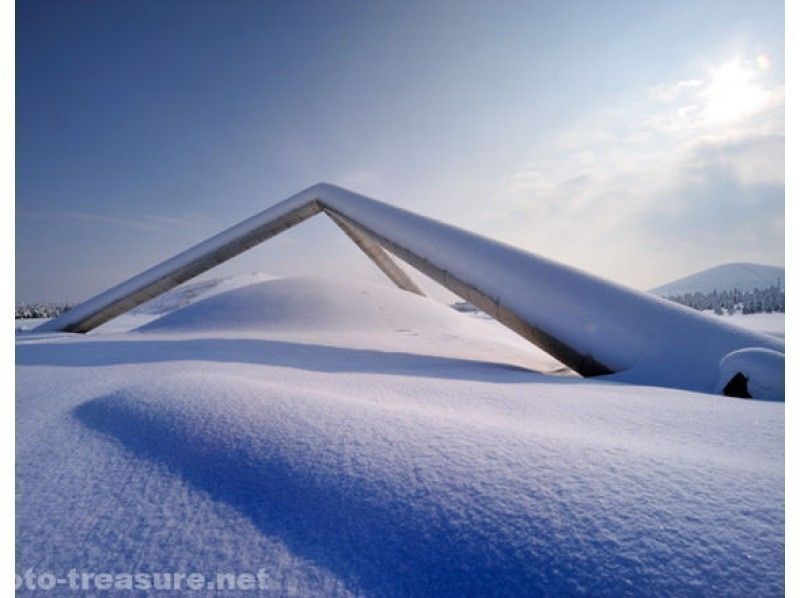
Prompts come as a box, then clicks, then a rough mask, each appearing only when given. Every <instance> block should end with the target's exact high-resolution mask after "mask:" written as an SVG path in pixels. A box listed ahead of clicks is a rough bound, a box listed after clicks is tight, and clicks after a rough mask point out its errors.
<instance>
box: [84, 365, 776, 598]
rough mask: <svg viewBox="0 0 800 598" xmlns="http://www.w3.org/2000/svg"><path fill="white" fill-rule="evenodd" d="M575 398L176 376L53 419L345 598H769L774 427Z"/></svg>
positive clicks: (553, 390)
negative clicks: (234, 518)
mask: <svg viewBox="0 0 800 598" xmlns="http://www.w3.org/2000/svg"><path fill="white" fill-rule="evenodd" d="M585 388H586V389H591V392H590V393H588V394H584V395H583V396H580V397H577V396H574V394H573V393H570V392H567V393H564V388H563V384H562V383H558V384H541V385H539V386H537V387H536V392H534V393H531V392H526V393H522V394H520V395H517V396H510V395H508V394H507V393H504V392H502V389H498V388H496V387H492V388H491V389H489V388H487V389H485V390H484V391H483V392H484V393H489V394H485V395H484V396H482V397H480V398H476V397H473V396H469V394H463V393H456V394H455V395H450V396H448V395H446V394H441V393H432V394H427V395H424V396H423V395H420V396H417V397H412V396H407V395H406V393H405V392H404V391H402V390H401V391H400V392H388V393H387V392H385V389H382V390H377V389H375V390H373V391H369V390H366V389H362V392H361V393H354V392H347V391H346V390H345V389H343V388H340V389H338V390H324V389H322V388H300V387H297V386H295V387H287V386H285V385H282V384H276V383H274V382H267V381H264V380H263V379H262V380H256V379H253V378H250V377H247V376H241V375H230V374H227V375H220V374H208V373H197V372H187V373H185V374H179V375H168V376H164V377H160V378H158V379H155V380H149V381H147V382H144V383H138V384H131V385H128V386H123V387H120V388H118V389H117V390H114V391H112V392H110V393H108V394H103V395H99V396H97V395H96V396H95V398H92V399H90V400H88V401H86V402H84V403H82V404H80V405H79V406H77V408H76V409H75V410H74V412H73V413H74V415H75V416H76V418H77V420H78V421H79V422H80V423H81V424H82V425H83V426H85V427H87V428H88V429H90V430H92V431H94V432H96V433H99V435H101V436H103V437H106V438H108V439H111V440H112V441H113V442H115V443H117V444H115V446H117V445H119V446H121V447H122V448H123V449H124V450H126V451H127V452H128V453H129V454H131V456H132V457H134V458H135V459H136V462H137V463H140V464H149V468H152V471H158V472H161V474H160V475H165V473H166V472H169V474H171V475H173V476H176V477H177V478H179V479H181V480H183V481H184V482H185V483H186V484H187V486H188V488H189V489H190V492H192V493H199V494H201V495H203V496H208V497H209V498H211V499H213V500H215V501H216V502H217V503H218V504H220V505H227V506H229V507H231V508H233V509H234V510H235V511H236V512H238V513H240V514H241V515H243V516H244V517H246V518H247V519H248V520H249V521H251V522H252V524H253V525H254V526H255V528H257V529H258V530H260V532H261V533H263V534H265V535H266V536H269V537H279V538H281V539H282V541H283V542H284V543H285V545H286V546H287V547H288V548H289V549H290V550H291V551H292V553H293V554H294V555H296V556H298V557H300V558H302V559H305V560H307V561H309V562H313V563H315V564H316V565H317V566H319V567H322V568H323V570H324V571H326V572H328V574H332V575H333V576H334V577H335V579H336V580H339V581H340V582H341V583H342V584H343V585H344V587H346V588H349V589H350V590H352V591H353V592H354V593H356V594H360V595H361V594H363V595H375V596H395V595H397V596H410V595H414V596H422V595H430V596H433V595H439V596H441V595H453V596H456V595H491V594H495V593H498V592H499V593H502V594H504V595H517V596H522V595H553V596H556V595H576V594H589V595H609V596H611V595H628V594H631V595H637V594H638V595H648V594H649V595H688V594H692V593H696V592H698V591H699V592H700V593H706V594H709V595H713V594H729V595H748V594H757V595H770V594H780V593H781V582H782V579H783V565H784V563H783V498H782V497H783V463H782V458H781V457H782V452H781V451H780V450H778V449H779V447H780V444H781V439H782V434H783V429H782V426H781V425H780V424H781V421H782V420H781V419H780V415H781V414H782V410H779V409H777V408H776V407H777V406H773V405H766V407H767V409H761V410H759V411H758V413H759V419H758V421H756V422H755V423H754V422H753V421H752V418H753V415H754V414H755V412H754V411H753V410H752V409H747V407H752V406H753V405H752V404H748V403H744V402H737V401H731V400H730V399H725V398H722V397H718V398H714V397H709V398H708V400H698V398H697V396H694V395H691V394H688V393H686V394H685V396H684V394H682V393H675V392H674V391H666V390H665V391H653V390H651V391H648V393H647V394H638V395H637V394H636V393H635V392H631V391H629V392H625V391H624V390H623V389H620V388H619V387H614V386H611V385H606V386H601V385H598V386H585ZM473 389H474V390H478V389H477V388H475V387H473ZM489 396H491V400H486V399H487V398H488V397H489ZM762 406H763V405H762ZM773 407H775V408H773ZM745 422H747V423H748V424H750V426H749V427H742V426H743V425H744V423H745ZM745 429H746V430H747V431H748V432H749V433H748V434H747V435H743V434H742V432H743V430H745ZM743 440H744V441H743ZM149 468H147V469H144V470H143V471H136V470H134V471H133V472H131V473H127V475H126V476H123V477H124V479H125V480H126V481H125V487H126V492H134V493H136V492H142V490H141V489H140V486H141V488H149V485H151V484H152V480H151V479H150V478H151V477H152V476H153V475H154V474H153V473H152V471H151V470H150V469H149ZM100 473H101V474H104V475H97V476H96V479H92V480H91V483H93V484H96V485H97V486H96V487H95V488H93V489H92V488H87V489H86V492H88V493H90V494H91V495H96V496H101V497H102V496H106V495H107V494H108V491H107V490H106V489H105V488H104V484H107V483H108V474H107V473H105V472H102V471H101V472H100ZM87 483H89V482H87ZM147 494H148V493H146V492H143V493H142V495H147ZM149 494H150V495H152V496H151V500H158V501H161V502H163V497H162V496H161V495H158V494H153V493H152V492H151V493H149ZM184 494H185V492H184ZM117 518H118V517H112V519H117ZM123 523H124V522H123ZM163 525H175V523H174V522H172V521H169V520H167V521H166V522H165V523H164V524H163ZM170 537H172V536H170ZM231 549H232V550H234V551H235V546H234V547H231ZM311 593H316V594H321V593H322V592H320V591H317V592H311Z"/></svg>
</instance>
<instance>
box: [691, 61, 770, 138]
mask: <svg viewBox="0 0 800 598" xmlns="http://www.w3.org/2000/svg"><path fill="white" fill-rule="evenodd" d="M767 60H768V59H766V57H765V58H764V60H760V61H759V64H758V68H760V69H761V70H764V68H765V67H764V66H762V65H768V64H769V63H768V62H767ZM758 74H759V73H758V70H757V68H753V67H750V66H748V65H747V64H746V63H744V62H743V61H742V60H741V59H739V58H735V59H732V60H729V61H728V62H725V63H724V64H722V65H721V66H719V67H716V68H712V69H710V72H709V79H708V83H707V85H706V86H705V87H704V88H703V89H702V90H701V92H700V95H701V97H702V98H703V99H704V100H705V108H704V111H703V113H704V116H705V120H706V121H707V122H709V123H715V124H719V123H727V122H731V121H735V120H738V119H740V118H742V117H744V116H747V115H749V114H752V113H753V112H756V111H758V110H759V109H760V108H761V107H763V105H764V104H765V103H766V101H767V100H768V98H769V94H768V93H767V91H766V90H764V88H763V87H761V85H760V84H759V82H758Z"/></svg>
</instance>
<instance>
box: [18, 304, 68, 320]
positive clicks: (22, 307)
mask: <svg viewBox="0 0 800 598" xmlns="http://www.w3.org/2000/svg"><path fill="white" fill-rule="evenodd" d="M71 308H72V306H71V305H69V304H67V303H17V306H16V310H15V313H14V319H15V320H23V319H28V318H55V317H56V316H58V315H60V314H63V313H64V312H65V311H67V310H69V309H71Z"/></svg>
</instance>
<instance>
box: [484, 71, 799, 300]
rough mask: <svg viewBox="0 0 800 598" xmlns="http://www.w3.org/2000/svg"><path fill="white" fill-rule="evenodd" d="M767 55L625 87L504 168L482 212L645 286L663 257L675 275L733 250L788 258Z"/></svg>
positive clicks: (557, 251) (777, 105)
mask: <svg viewBox="0 0 800 598" xmlns="http://www.w3.org/2000/svg"><path fill="white" fill-rule="evenodd" d="M765 64H767V62H766V60H764V59H763V57H762V59H760V60H759V59H753V60H745V59H741V58H734V59H732V60H730V61H728V62H726V63H724V64H723V65H720V66H718V67H712V68H709V69H707V70H706V72H705V73H704V74H703V76H702V77H699V76H698V77H692V78H686V79H682V80H680V81H677V82H665V83H664V84H662V85H659V86H656V87H650V88H647V89H643V90H640V91H638V92H636V93H632V94H628V95H627V96H623V97H621V98H620V100H619V103H618V104H617V105H614V106H610V107H607V108H605V109H603V110H599V111H597V112H595V113H594V114H593V115H592V116H591V117H589V118H587V119H586V120H585V121H584V122H582V123H580V124H578V125H576V126H574V127H572V128H571V129H570V130H567V131H563V132H562V133H561V134H560V135H557V136H556V137H554V138H552V139H550V140H549V142H547V143H545V144H544V145H543V146H542V147H541V148H540V151H539V153H538V156H536V157H535V158H534V159H532V160H530V161H529V162H528V163H527V164H526V165H524V166H523V167H521V168H520V169H518V170H517V171H516V172H514V173H512V174H511V175H510V176H509V177H507V179H506V180H504V181H503V182H502V183H501V184H500V185H499V188H498V191H497V193H496V196H495V198H494V201H493V202H492V203H491V205H490V209H489V210H487V213H486V218H487V219H488V220H489V221H491V222H493V223H494V228H495V230H497V231H499V233H500V234H502V235H503V236H504V237H506V238H510V239H512V240H513V241H515V242H517V243H519V244H521V245H523V246H526V247H528V248H530V249H532V250H534V251H540V252H544V253H546V254H549V255H552V256H553V257H556V258H558V259H563V260H565V261H567V262H569V263H573V264H575V265H579V266H582V267H586V268H588V269H592V270H594V271H597V272H600V273H603V274H606V275H609V276H612V277H614V278H618V279H621V280H636V281H637V282H638V283H639V284H640V286H645V285H647V284H649V282H658V281H659V280H660V278H665V277H666V274H659V273H657V272H653V264H654V263H656V262H657V261H658V260H662V261H663V259H664V258H665V256H666V259H667V261H668V262H669V263H668V264H666V266H665V267H666V268H667V269H668V270H673V271H675V272H676V273H677V274H680V273H681V271H680V270H681V268H685V269H689V270H691V269H692V268H694V267H698V268H699V267H704V266H705V264H699V265H697V266H695V265H693V264H695V263H698V262H699V260H702V259H703V258H708V259H721V260H722V261H724V260H725V259H726V258H725V256H726V255H728V258H727V259H733V258H732V256H736V255H738V256H758V257H761V259H764V260H768V261H770V262H775V263H778V262H780V261H781V260H782V247H783V238H782V235H781V236H779V237H776V234H775V231H776V227H779V226H781V225H782V222H783V205H782V201H781V198H782V196H783V189H784V170H783V166H784V99H783V96H784V92H783V85H782V84H781V83H777V82H770V81H769V74H770V73H769V71H768V68H766V67H765V66H764V65H765ZM731 91H737V93H738V95H737V96H736V97H735V98H731V99H730V100H726V97H727V95H726V94H728V93H729V92H731ZM726 102H727V103H726ZM715 235H716V236H715ZM678 237H680V243H677V244H675V245H673V246H669V242H670V239H676V238H678ZM711 245H713V246H714V247H713V251H711V250H709V247H710V246H711ZM765 252H771V253H769V254H768V255H767V254H766V253H765ZM712 255H713V256H714V257H713V258H712Z"/></svg>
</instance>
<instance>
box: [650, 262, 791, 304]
mask: <svg viewBox="0 0 800 598" xmlns="http://www.w3.org/2000/svg"><path fill="white" fill-rule="evenodd" d="M785 281H786V272H785V270H784V268H781V267H779V266H764V265H761V264H746V263H735V264H722V265H720V266H715V267H713V268H709V269H708V270H703V271H701V272H696V273H695V274H691V275H689V276H686V277H684V278H680V279H678V280H674V281H672V282H669V283H667V284H664V285H661V286H658V287H656V288H654V289H651V290H650V292H651V293H654V294H656V295H659V296H661V297H668V296H670V295H682V294H684V293H694V292H698V293H710V292H712V291H714V290H716V291H720V292H721V291H732V290H733V289H739V290H740V291H752V290H753V289H766V288H769V287H770V286H776V285H779V286H780V287H783V284H784V282H785Z"/></svg>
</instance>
